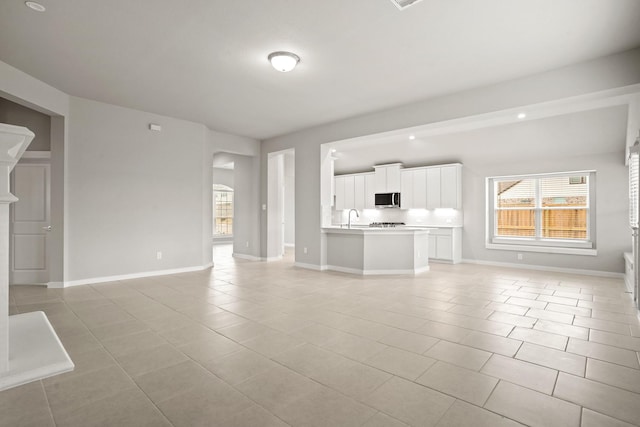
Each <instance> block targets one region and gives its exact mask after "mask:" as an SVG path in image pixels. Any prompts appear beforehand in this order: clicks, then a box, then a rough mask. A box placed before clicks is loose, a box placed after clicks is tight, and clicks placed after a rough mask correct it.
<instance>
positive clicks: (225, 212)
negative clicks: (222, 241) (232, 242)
mask: <svg viewBox="0 0 640 427" xmlns="http://www.w3.org/2000/svg"><path fill="white" fill-rule="evenodd" d="M213 212H214V215H213V230H214V231H213V232H214V234H216V235H224V236H231V235H233V189H232V188H229V187H227V186H226V185H221V184H214V185H213Z"/></svg>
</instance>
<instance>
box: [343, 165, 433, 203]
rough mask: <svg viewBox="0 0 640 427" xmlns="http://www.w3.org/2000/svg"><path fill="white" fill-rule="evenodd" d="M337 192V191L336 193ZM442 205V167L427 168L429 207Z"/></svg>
mask: <svg viewBox="0 0 640 427" xmlns="http://www.w3.org/2000/svg"><path fill="white" fill-rule="evenodd" d="M336 194H337V193H336ZM439 207H440V168H439V167H435V168H429V169H427V209H437V208H439Z"/></svg>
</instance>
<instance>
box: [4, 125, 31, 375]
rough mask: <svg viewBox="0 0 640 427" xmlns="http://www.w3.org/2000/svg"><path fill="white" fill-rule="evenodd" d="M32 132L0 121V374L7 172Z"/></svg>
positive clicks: (6, 319)
mask: <svg viewBox="0 0 640 427" xmlns="http://www.w3.org/2000/svg"><path fill="white" fill-rule="evenodd" d="M33 137H34V134H33V132H31V131H30V130H28V129H26V128H23V127H19V126H12V125H7V124H3V123H0V374H2V373H3V372H7V371H8V370H9V205H10V204H11V203H13V202H15V201H16V200H18V199H17V198H16V197H15V196H14V195H13V194H11V192H10V191H9V174H10V173H11V170H12V169H13V167H14V166H15V165H16V163H17V162H18V159H20V157H21V156H22V154H23V153H24V150H25V149H26V148H27V146H28V145H29V143H30V142H31V140H32V139H33Z"/></svg>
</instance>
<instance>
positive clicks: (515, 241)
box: [485, 170, 598, 256]
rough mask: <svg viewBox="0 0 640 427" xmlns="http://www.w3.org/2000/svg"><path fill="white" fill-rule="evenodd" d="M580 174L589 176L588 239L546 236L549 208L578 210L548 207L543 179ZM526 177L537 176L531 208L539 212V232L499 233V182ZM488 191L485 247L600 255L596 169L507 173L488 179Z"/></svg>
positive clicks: (537, 223) (533, 177)
mask: <svg viewBox="0 0 640 427" xmlns="http://www.w3.org/2000/svg"><path fill="white" fill-rule="evenodd" d="M576 175H586V176H587V182H586V184H587V186H588V193H587V206H586V208H585V209H586V211H587V238H586V239H557V238H544V237H542V216H543V212H544V211H545V210H563V209H576V208H575V207H566V208H565V207H555V208H549V207H544V206H543V204H542V197H541V192H540V179H544V178H557V177H572V176H576ZM525 179H535V180H536V181H535V183H534V186H535V194H534V198H535V203H534V206H533V207H530V209H532V210H533V211H534V215H535V233H534V234H535V235H534V236H533V237H520V236H496V225H497V224H496V211H497V210H498V209H497V207H496V200H495V190H494V189H495V182H496V181H516V180H525ZM485 190H486V206H485V207H486V215H485V218H486V230H485V237H486V242H485V247H486V248H487V249H499V250H511V251H522V252H542V253H558V254H570V255H590V256H596V255H597V254H598V252H597V248H596V171H595V170H583V171H570V172H552V173H540V174H527V175H505V176H492V177H487V178H486V179H485ZM522 209H524V207H523V208H502V209H500V210H522Z"/></svg>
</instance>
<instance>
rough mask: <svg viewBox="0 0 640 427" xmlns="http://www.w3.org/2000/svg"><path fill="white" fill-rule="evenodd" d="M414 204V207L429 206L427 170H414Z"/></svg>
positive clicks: (422, 207)
mask: <svg viewBox="0 0 640 427" xmlns="http://www.w3.org/2000/svg"><path fill="white" fill-rule="evenodd" d="M413 204H414V209H426V208H427V170H426V169H416V170H414V171H413Z"/></svg>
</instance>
